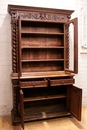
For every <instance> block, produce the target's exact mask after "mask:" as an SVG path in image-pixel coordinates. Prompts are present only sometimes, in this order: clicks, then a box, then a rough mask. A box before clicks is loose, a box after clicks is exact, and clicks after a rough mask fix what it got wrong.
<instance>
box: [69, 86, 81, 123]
mask: <svg viewBox="0 0 87 130" xmlns="http://www.w3.org/2000/svg"><path fill="white" fill-rule="evenodd" d="M81 107H82V89H80V88H77V87H75V86H68V88H67V109H68V110H69V111H70V112H71V114H72V115H73V116H75V117H76V119H77V120H79V121H80V120H81Z"/></svg>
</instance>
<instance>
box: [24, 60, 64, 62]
mask: <svg viewBox="0 0 87 130" xmlns="http://www.w3.org/2000/svg"><path fill="white" fill-rule="evenodd" d="M46 61H64V59H41V60H38V59H37V60H36V59H35V60H21V62H46Z"/></svg>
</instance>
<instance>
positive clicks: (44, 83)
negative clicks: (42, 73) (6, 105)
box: [20, 80, 48, 88]
mask: <svg viewBox="0 0 87 130" xmlns="http://www.w3.org/2000/svg"><path fill="white" fill-rule="evenodd" d="M47 86H48V81H47V80H41V81H28V82H20V87H21V88H28V87H29V88H31V87H47Z"/></svg>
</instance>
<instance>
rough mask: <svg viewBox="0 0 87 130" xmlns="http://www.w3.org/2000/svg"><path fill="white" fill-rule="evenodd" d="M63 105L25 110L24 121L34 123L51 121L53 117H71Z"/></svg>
mask: <svg viewBox="0 0 87 130" xmlns="http://www.w3.org/2000/svg"><path fill="white" fill-rule="evenodd" d="M70 115H71V114H70V113H69V112H68V111H67V110H66V108H65V106H64V104H63V103H61V104H49V107H48V106H47V105H38V107H37V106H34V107H29V108H25V109H24V121H27V120H28V121H33V120H40V119H47V118H48V119H49V118H53V117H61V116H70Z"/></svg>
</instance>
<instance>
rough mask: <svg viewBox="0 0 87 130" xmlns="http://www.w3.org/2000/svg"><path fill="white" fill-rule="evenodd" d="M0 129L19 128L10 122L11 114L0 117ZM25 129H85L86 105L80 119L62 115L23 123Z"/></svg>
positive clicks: (86, 125)
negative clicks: (61, 116)
mask: <svg viewBox="0 0 87 130" xmlns="http://www.w3.org/2000/svg"><path fill="white" fill-rule="evenodd" d="M0 130H21V127H20V126H13V125H12V124H11V116H3V117H0ZM25 130H87V106H86V107H83V108H82V120H81V121H80V122H79V121H77V120H76V119H75V118H74V117H71V118H70V117H63V118H56V119H51V120H44V121H36V122H29V123H25Z"/></svg>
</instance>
